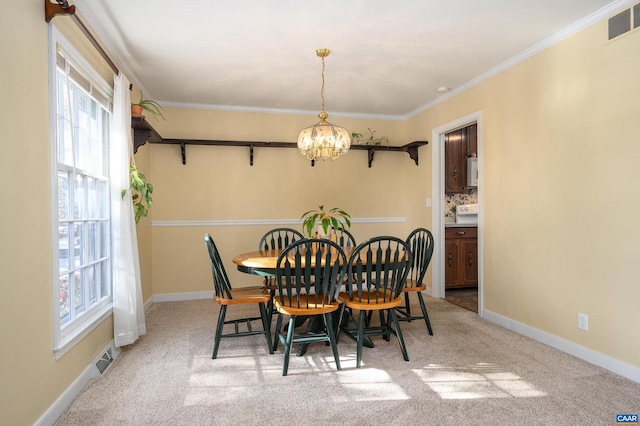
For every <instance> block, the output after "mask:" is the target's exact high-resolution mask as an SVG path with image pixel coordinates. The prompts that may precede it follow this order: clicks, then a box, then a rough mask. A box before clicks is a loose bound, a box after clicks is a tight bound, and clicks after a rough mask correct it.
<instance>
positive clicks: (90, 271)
mask: <svg viewBox="0 0 640 426" xmlns="http://www.w3.org/2000/svg"><path fill="white" fill-rule="evenodd" d="M95 273H96V267H95V266H93V265H91V266H89V267H88V268H87V271H86V275H85V277H86V280H87V282H86V288H87V289H88V290H89V305H93V304H94V303H96V302H97V297H98V295H97V288H96V284H97V281H96V276H95Z"/></svg>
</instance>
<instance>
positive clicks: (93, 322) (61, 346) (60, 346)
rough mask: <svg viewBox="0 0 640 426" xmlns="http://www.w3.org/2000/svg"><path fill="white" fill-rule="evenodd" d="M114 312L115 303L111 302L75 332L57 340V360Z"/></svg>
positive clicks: (55, 349)
mask: <svg viewBox="0 0 640 426" xmlns="http://www.w3.org/2000/svg"><path fill="white" fill-rule="evenodd" d="M112 314H113V304H112V303H109V304H108V305H107V306H103V307H102V308H101V309H100V310H99V311H98V312H96V313H95V314H94V315H93V316H92V317H91V318H90V319H88V320H86V321H84V322H83V326H82V327H78V328H77V329H75V330H74V331H73V332H71V333H69V334H68V335H66V336H64V337H60V338H59V340H58V341H57V346H55V347H54V348H53V356H54V358H55V360H56V361H57V360H59V359H60V358H62V356H63V355H64V354H66V353H67V352H69V351H70V350H71V349H72V348H73V347H74V346H75V345H77V344H78V342H80V341H82V339H84V338H85V337H87V336H88V335H89V333H91V332H92V331H93V330H95V329H96V328H97V327H98V326H99V325H100V324H102V323H103V322H104V321H105V320H106V319H108V318H110V317H111V315H112Z"/></svg>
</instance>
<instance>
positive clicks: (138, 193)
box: [120, 164, 153, 223]
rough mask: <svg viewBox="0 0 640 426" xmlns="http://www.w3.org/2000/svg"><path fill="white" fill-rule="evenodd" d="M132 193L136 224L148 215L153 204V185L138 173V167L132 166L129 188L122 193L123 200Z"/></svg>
mask: <svg viewBox="0 0 640 426" xmlns="http://www.w3.org/2000/svg"><path fill="white" fill-rule="evenodd" d="M127 191H131V200H132V201H133V213H134V215H135V219H136V223H138V222H139V221H140V219H141V218H142V217H144V216H146V215H147V214H149V209H150V208H151V204H152V203H153V198H152V196H151V195H152V194H153V184H151V183H149V182H147V181H146V177H145V175H144V174H142V173H140V172H139V171H138V167H137V166H136V165H135V164H132V165H131V166H130V168H129V188H127V189H123V190H122V192H121V194H120V195H121V196H122V199H124V196H125V195H126V194H127Z"/></svg>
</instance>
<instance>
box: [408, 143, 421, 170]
mask: <svg viewBox="0 0 640 426" xmlns="http://www.w3.org/2000/svg"><path fill="white" fill-rule="evenodd" d="M407 153H408V154H409V157H411V159H412V160H413V161H415V162H416V166H417V165H418V147H417V146H408V147H407Z"/></svg>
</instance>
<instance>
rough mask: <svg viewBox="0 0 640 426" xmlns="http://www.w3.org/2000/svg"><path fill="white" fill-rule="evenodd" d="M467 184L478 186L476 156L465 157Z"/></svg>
mask: <svg viewBox="0 0 640 426" xmlns="http://www.w3.org/2000/svg"><path fill="white" fill-rule="evenodd" d="M467 186H478V157H469V158H467Z"/></svg>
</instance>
